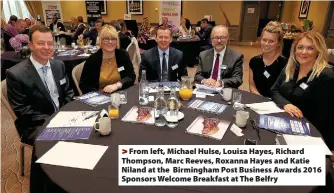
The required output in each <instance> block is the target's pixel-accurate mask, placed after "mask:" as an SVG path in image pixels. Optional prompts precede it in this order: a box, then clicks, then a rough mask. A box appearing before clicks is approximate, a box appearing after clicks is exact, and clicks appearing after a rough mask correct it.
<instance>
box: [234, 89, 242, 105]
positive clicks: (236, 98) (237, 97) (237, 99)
mask: <svg viewBox="0 0 334 193" xmlns="http://www.w3.org/2000/svg"><path fill="white" fill-rule="evenodd" d="M241 96H242V94H241V92H233V95H232V103H233V104H234V103H236V102H238V103H241Z"/></svg>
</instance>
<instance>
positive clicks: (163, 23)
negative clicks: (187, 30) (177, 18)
mask: <svg viewBox="0 0 334 193" xmlns="http://www.w3.org/2000/svg"><path fill="white" fill-rule="evenodd" d="M162 26H164V27H169V28H171V26H170V25H168V17H163V18H162V23H161V24H160V25H158V28H159V27H162Z"/></svg>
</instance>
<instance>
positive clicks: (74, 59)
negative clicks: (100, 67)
mask: <svg viewBox="0 0 334 193" xmlns="http://www.w3.org/2000/svg"><path fill="white" fill-rule="evenodd" d="M87 58H88V57H87V56H57V55H56V54H55V56H54V59H55V60H61V61H63V62H64V64H65V70H66V74H67V77H68V79H69V81H70V86H71V87H72V88H73V90H74V92H75V95H78V92H77V90H76V87H75V86H74V82H73V79H72V70H73V68H74V67H75V66H76V65H78V64H80V63H81V62H83V61H85V60H86V59H87ZM23 60H25V59H23V58H21V57H19V56H18V55H17V54H16V52H15V51H8V52H4V53H3V54H1V81H2V80H4V79H5V78H6V70H7V69H9V68H11V67H12V66H14V65H16V64H18V63H20V62H22V61H23Z"/></svg>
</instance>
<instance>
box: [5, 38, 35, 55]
mask: <svg viewBox="0 0 334 193" xmlns="http://www.w3.org/2000/svg"><path fill="white" fill-rule="evenodd" d="M28 42H29V37H28V35H26V34H18V35H16V36H15V37H12V38H10V40H9V43H10V45H11V46H12V47H13V48H14V49H15V52H16V53H17V54H18V55H19V56H20V57H22V58H27V57H29V55H30V54H31V50H30V48H29V47H28Z"/></svg>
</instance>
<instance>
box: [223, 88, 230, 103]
mask: <svg viewBox="0 0 334 193" xmlns="http://www.w3.org/2000/svg"><path fill="white" fill-rule="evenodd" d="M221 92H222V97H223V99H224V100H225V101H230V100H231V99H232V88H223V89H222V91H221Z"/></svg>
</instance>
